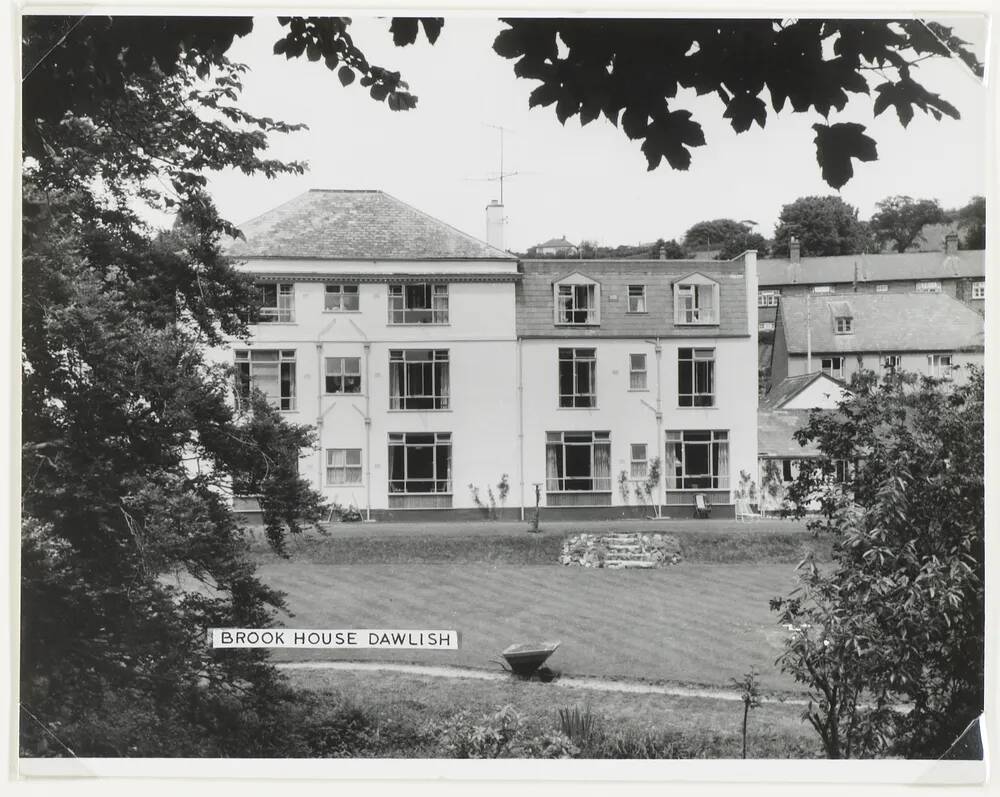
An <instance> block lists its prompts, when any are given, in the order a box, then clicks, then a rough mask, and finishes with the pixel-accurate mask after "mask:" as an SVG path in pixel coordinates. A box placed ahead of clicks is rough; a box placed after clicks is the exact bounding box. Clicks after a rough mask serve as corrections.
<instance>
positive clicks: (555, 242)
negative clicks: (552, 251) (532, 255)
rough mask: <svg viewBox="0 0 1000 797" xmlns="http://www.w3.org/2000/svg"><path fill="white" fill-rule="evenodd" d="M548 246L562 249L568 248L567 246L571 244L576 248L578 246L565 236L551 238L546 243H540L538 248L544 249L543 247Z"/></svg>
mask: <svg viewBox="0 0 1000 797" xmlns="http://www.w3.org/2000/svg"><path fill="white" fill-rule="evenodd" d="M546 246H551V247H559V248H561V249H566V248H567V247H570V246H571V247H573V248H574V249H575V248H576V244H572V243H570V242H569V241H567V240H566V239H565V238H549V240H547V241H546V242H545V243H543V244H538V246H537V247H536V248H537V249H542V248H543V247H546Z"/></svg>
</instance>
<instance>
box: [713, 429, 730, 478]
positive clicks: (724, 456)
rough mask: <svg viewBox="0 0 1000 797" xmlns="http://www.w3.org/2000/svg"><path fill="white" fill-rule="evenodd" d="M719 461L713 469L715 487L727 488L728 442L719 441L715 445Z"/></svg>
mask: <svg viewBox="0 0 1000 797" xmlns="http://www.w3.org/2000/svg"><path fill="white" fill-rule="evenodd" d="M715 447H716V449H717V450H718V452H719V461H718V464H717V465H716V468H715V476H716V486H717V487H729V441H728V440H720V441H719V442H717V443H716V444H715Z"/></svg>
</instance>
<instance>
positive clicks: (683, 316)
mask: <svg viewBox="0 0 1000 797" xmlns="http://www.w3.org/2000/svg"><path fill="white" fill-rule="evenodd" d="M702 291H708V293H709V295H710V296H711V301H710V302H708V303H707V304H704V303H703V302H702V299H703V298H705V297H704V294H703V293H702ZM720 296H721V293H720V290H719V283H717V282H716V281H715V280H711V279H708V278H707V277H703V276H700V275H699V276H698V278H697V279H695V278H691V277H687V278H685V279H682V280H678V281H677V282H675V283H674V325H675V326H685V327H689V326H718V325H719V318H720V317H721V312H720V308H719V302H720ZM688 297H690V299H691V302H690V303H688V302H687V301H686V299H687V298H688ZM706 309H707V310H710V311H711V312H710V313H706V312H705V310H706Z"/></svg>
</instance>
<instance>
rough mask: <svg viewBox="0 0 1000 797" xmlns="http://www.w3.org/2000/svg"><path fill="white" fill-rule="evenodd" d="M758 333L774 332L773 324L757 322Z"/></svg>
mask: <svg viewBox="0 0 1000 797" xmlns="http://www.w3.org/2000/svg"><path fill="white" fill-rule="evenodd" d="M757 331H758V332H774V322H773V321H758V322H757Z"/></svg>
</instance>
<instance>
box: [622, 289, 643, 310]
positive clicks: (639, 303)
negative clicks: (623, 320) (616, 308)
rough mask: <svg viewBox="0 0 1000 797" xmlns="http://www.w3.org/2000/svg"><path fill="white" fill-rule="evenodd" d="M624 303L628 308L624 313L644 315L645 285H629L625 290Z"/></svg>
mask: <svg viewBox="0 0 1000 797" xmlns="http://www.w3.org/2000/svg"><path fill="white" fill-rule="evenodd" d="M627 291H628V293H627V295H626V301H627V302H628V306H627V309H626V311H625V312H626V313H629V314H637V313H645V312H647V310H646V286H645V285H636V284H632V285H629V286H628V288H627Z"/></svg>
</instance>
